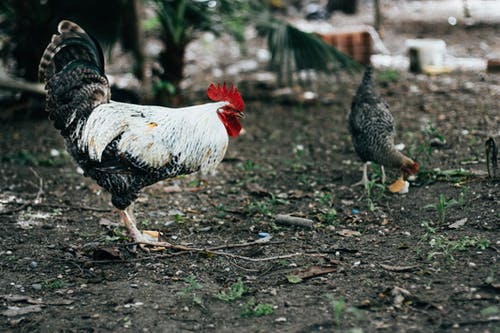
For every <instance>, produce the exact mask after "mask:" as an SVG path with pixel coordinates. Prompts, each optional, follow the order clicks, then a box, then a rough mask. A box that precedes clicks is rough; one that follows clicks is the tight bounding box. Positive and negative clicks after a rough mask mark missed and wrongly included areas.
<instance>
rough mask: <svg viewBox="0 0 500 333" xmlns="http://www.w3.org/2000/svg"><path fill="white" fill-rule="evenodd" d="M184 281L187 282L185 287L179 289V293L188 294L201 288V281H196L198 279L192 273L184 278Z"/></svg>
mask: <svg viewBox="0 0 500 333" xmlns="http://www.w3.org/2000/svg"><path fill="white" fill-rule="evenodd" d="M184 282H185V283H186V284H187V286H186V287H184V288H182V289H181V293H182V294H184V295H187V294H190V293H192V292H193V291H195V290H198V289H201V288H202V285H201V283H199V282H198V280H197V279H196V276H194V275H189V276H187V277H186V278H184Z"/></svg>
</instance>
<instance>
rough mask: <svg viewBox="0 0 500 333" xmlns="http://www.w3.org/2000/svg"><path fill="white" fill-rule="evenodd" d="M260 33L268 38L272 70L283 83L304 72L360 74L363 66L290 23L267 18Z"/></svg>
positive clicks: (260, 28)
mask: <svg viewBox="0 0 500 333" xmlns="http://www.w3.org/2000/svg"><path fill="white" fill-rule="evenodd" d="M257 28H258V30H259V32H260V33H261V34H263V35H267V44H268V47H269V51H270V53H271V60H270V67H271V69H272V70H274V71H276V72H277V73H278V78H279V81H280V82H282V80H283V79H284V78H287V80H288V82H291V81H292V80H293V74H294V73H297V72H298V71H302V70H314V71H318V72H322V73H327V74H328V73H333V72H335V71H338V70H339V69H347V70H349V71H353V70H359V69H360V68H361V65H360V64H358V63H357V62H355V61H354V60H353V59H352V58H350V57H349V56H347V55H346V54H344V53H342V52H340V51H339V50H337V49H336V48H335V47H333V46H330V45H328V44H326V43H325V42H323V41H322V40H321V39H320V38H319V37H318V36H317V35H316V34H314V33H308V32H304V31H301V30H299V29H297V28H295V27H294V26H293V25H291V24H290V23H287V22H283V21H280V20H277V19H270V18H269V17H268V18H264V19H261V20H259V22H258V24H257Z"/></svg>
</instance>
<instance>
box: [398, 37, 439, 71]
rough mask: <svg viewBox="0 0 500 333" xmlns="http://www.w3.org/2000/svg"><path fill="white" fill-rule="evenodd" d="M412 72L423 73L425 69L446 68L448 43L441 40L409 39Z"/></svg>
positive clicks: (407, 41) (408, 46) (407, 45)
mask: <svg viewBox="0 0 500 333" xmlns="http://www.w3.org/2000/svg"><path fill="white" fill-rule="evenodd" d="M406 49H407V51H408V54H409V57H410V70H411V71H416V72H421V71H422V69H423V68H425V67H429V66H432V67H444V57H445V54H446V43H445V42H444V41H443V40H441V39H431V38H422V39H407V40H406Z"/></svg>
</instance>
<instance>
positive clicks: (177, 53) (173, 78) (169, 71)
mask: <svg viewBox="0 0 500 333" xmlns="http://www.w3.org/2000/svg"><path fill="white" fill-rule="evenodd" d="M165 44H166V43H165ZM186 46H187V43H181V44H179V45H174V44H170V45H169V46H168V47H167V49H166V50H164V51H162V52H161V53H160V57H159V61H160V65H161V67H162V69H163V72H162V73H160V74H159V75H158V78H159V79H160V80H161V81H162V82H161V83H162V84H161V85H160V86H161V87H162V88H161V89H159V90H158V91H156V101H157V102H158V103H160V104H161V105H172V106H178V105H180V104H181V102H182V97H181V91H180V83H181V81H182V79H183V74H184V65H185V62H184V55H185V53H186ZM165 84H171V85H172V86H173V87H174V91H173V93H172V92H171V91H169V89H167V87H166V86H165Z"/></svg>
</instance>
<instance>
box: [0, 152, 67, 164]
mask: <svg viewBox="0 0 500 333" xmlns="http://www.w3.org/2000/svg"><path fill="white" fill-rule="evenodd" d="M57 152H58V151H57ZM68 157H69V155H68V154H67V153H66V151H62V152H58V153H57V155H56V156H52V155H50V153H39V154H34V153H32V152H31V151H29V150H27V149H22V150H20V151H17V152H14V153H11V154H7V155H5V156H2V157H1V158H0V160H1V161H2V162H6V163H12V164H17V165H27V166H49V167H50V166H62V165H65V164H66V163H67V162H68V161H69V158H68Z"/></svg>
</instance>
